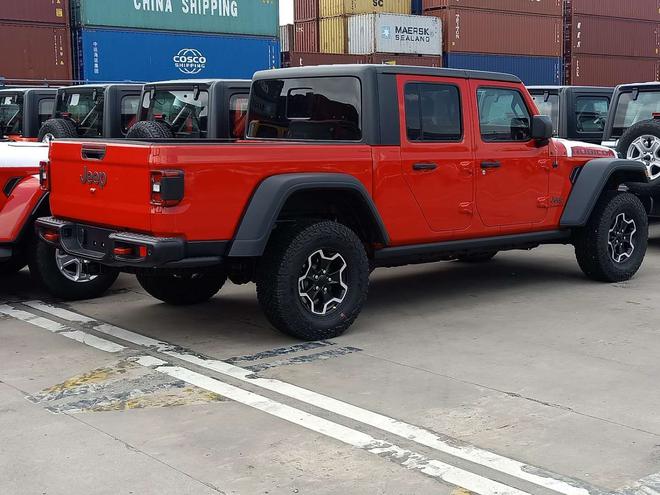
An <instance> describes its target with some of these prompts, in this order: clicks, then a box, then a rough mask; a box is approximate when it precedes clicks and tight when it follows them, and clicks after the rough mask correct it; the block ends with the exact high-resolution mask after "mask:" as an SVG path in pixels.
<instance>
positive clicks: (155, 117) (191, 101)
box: [140, 88, 209, 139]
mask: <svg viewBox="0 0 660 495" xmlns="http://www.w3.org/2000/svg"><path fill="white" fill-rule="evenodd" d="M208 117H209V92H208V91H207V90H200V89H195V88H189V89H188V88H187V89H175V90H163V89H156V90H153V91H150V92H145V94H144V98H143V100H142V108H141V111H140V120H151V121H158V122H164V123H165V124H167V126H168V127H169V128H170V129H171V130H172V133H173V134H174V137H176V138H191V139H203V138H206V137H207V135H208V125H209V122H208V121H209V118H208Z"/></svg>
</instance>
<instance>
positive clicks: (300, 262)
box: [257, 221, 369, 340]
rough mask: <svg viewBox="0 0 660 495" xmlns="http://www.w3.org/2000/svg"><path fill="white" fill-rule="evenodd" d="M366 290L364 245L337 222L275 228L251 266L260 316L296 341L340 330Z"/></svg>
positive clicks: (334, 334)
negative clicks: (259, 255) (260, 257)
mask: <svg viewBox="0 0 660 495" xmlns="http://www.w3.org/2000/svg"><path fill="white" fill-rule="evenodd" d="M368 289H369V260H368V258H367V254H366V251H365V248H364V245H363V244H362V241H361V240H360V238H359V237H358V236H357V235H356V234H355V233H354V232H353V231H352V230H351V229H349V228H348V227H346V226H344V225H342V224H339V223H337V222H331V221H323V222H318V223H301V224H298V225H295V226H293V227H290V228H286V227H285V228H283V229H282V230H280V231H277V230H276V231H275V232H274V233H273V237H272V238H271V240H270V242H269V244H268V247H267V249H266V253H265V254H264V256H263V258H262V259H261V260H260V262H259V265H258V267H257V296H258V298H259V303H260V304H261V307H262V309H263V311H264V313H265V314H266V317H267V318H268V320H269V321H270V322H271V324H272V325H273V326H274V327H275V328H277V329H278V330H280V331H281V332H283V333H286V334H288V335H291V336H293V337H296V338H298V339H302V340H324V339H329V338H333V337H337V336H339V335H341V334H342V333H344V332H345V331H346V330H347V329H348V328H349V327H350V326H351V325H352V324H353V322H354V321H355V319H356V318H357V317H358V315H359V314H360V311H361V310H362V306H363V305H364V303H365V301H366V298H367V292H368Z"/></svg>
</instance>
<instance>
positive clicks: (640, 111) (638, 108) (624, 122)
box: [612, 91, 660, 139]
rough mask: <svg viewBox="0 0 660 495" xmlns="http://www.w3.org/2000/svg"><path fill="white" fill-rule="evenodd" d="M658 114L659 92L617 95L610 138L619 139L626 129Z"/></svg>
mask: <svg viewBox="0 0 660 495" xmlns="http://www.w3.org/2000/svg"><path fill="white" fill-rule="evenodd" d="M655 113H660V92H657V91H625V92H623V93H621V94H620V95H619V99H618V101H617V103H616V109H615V112H614V120H613V123H612V137H613V138H615V139H619V138H620V137H621V136H622V135H623V133H624V132H626V131H627V130H628V128H630V127H632V126H633V125H635V124H636V123H637V122H641V121H642V120H650V119H652V118H653V114H655Z"/></svg>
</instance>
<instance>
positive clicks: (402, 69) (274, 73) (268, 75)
mask: <svg viewBox="0 0 660 495" xmlns="http://www.w3.org/2000/svg"><path fill="white" fill-rule="evenodd" d="M373 74H406V75H413V76H436V77H453V78H457V79H480V80H486V81H502V82H512V83H522V81H521V80H520V79H518V78H517V77H516V76H514V75H511V74H503V73H500V72H482V71H476V70H467V69H442V68H436V67H417V66H408V65H368V64H346V65H316V66H310V67H289V68H287V69H271V70H263V71H259V72H257V73H256V74H255V75H254V78H253V80H255V81H256V80H260V79H261V80H263V79H282V78H284V79H287V78H298V77H339V76H354V77H365V76H369V75H373Z"/></svg>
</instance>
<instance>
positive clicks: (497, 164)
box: [481, 162, 502, 169]
mask: <svg viewBox="0 0 660 495" xmlns="http://www.w3.org/2000/svg"><path fill="white" fill-rule="evenodd" d="M501 166H502V164H501V163H500V162H481V168H483V169H487V168H500V167H501Z"/></svg>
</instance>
